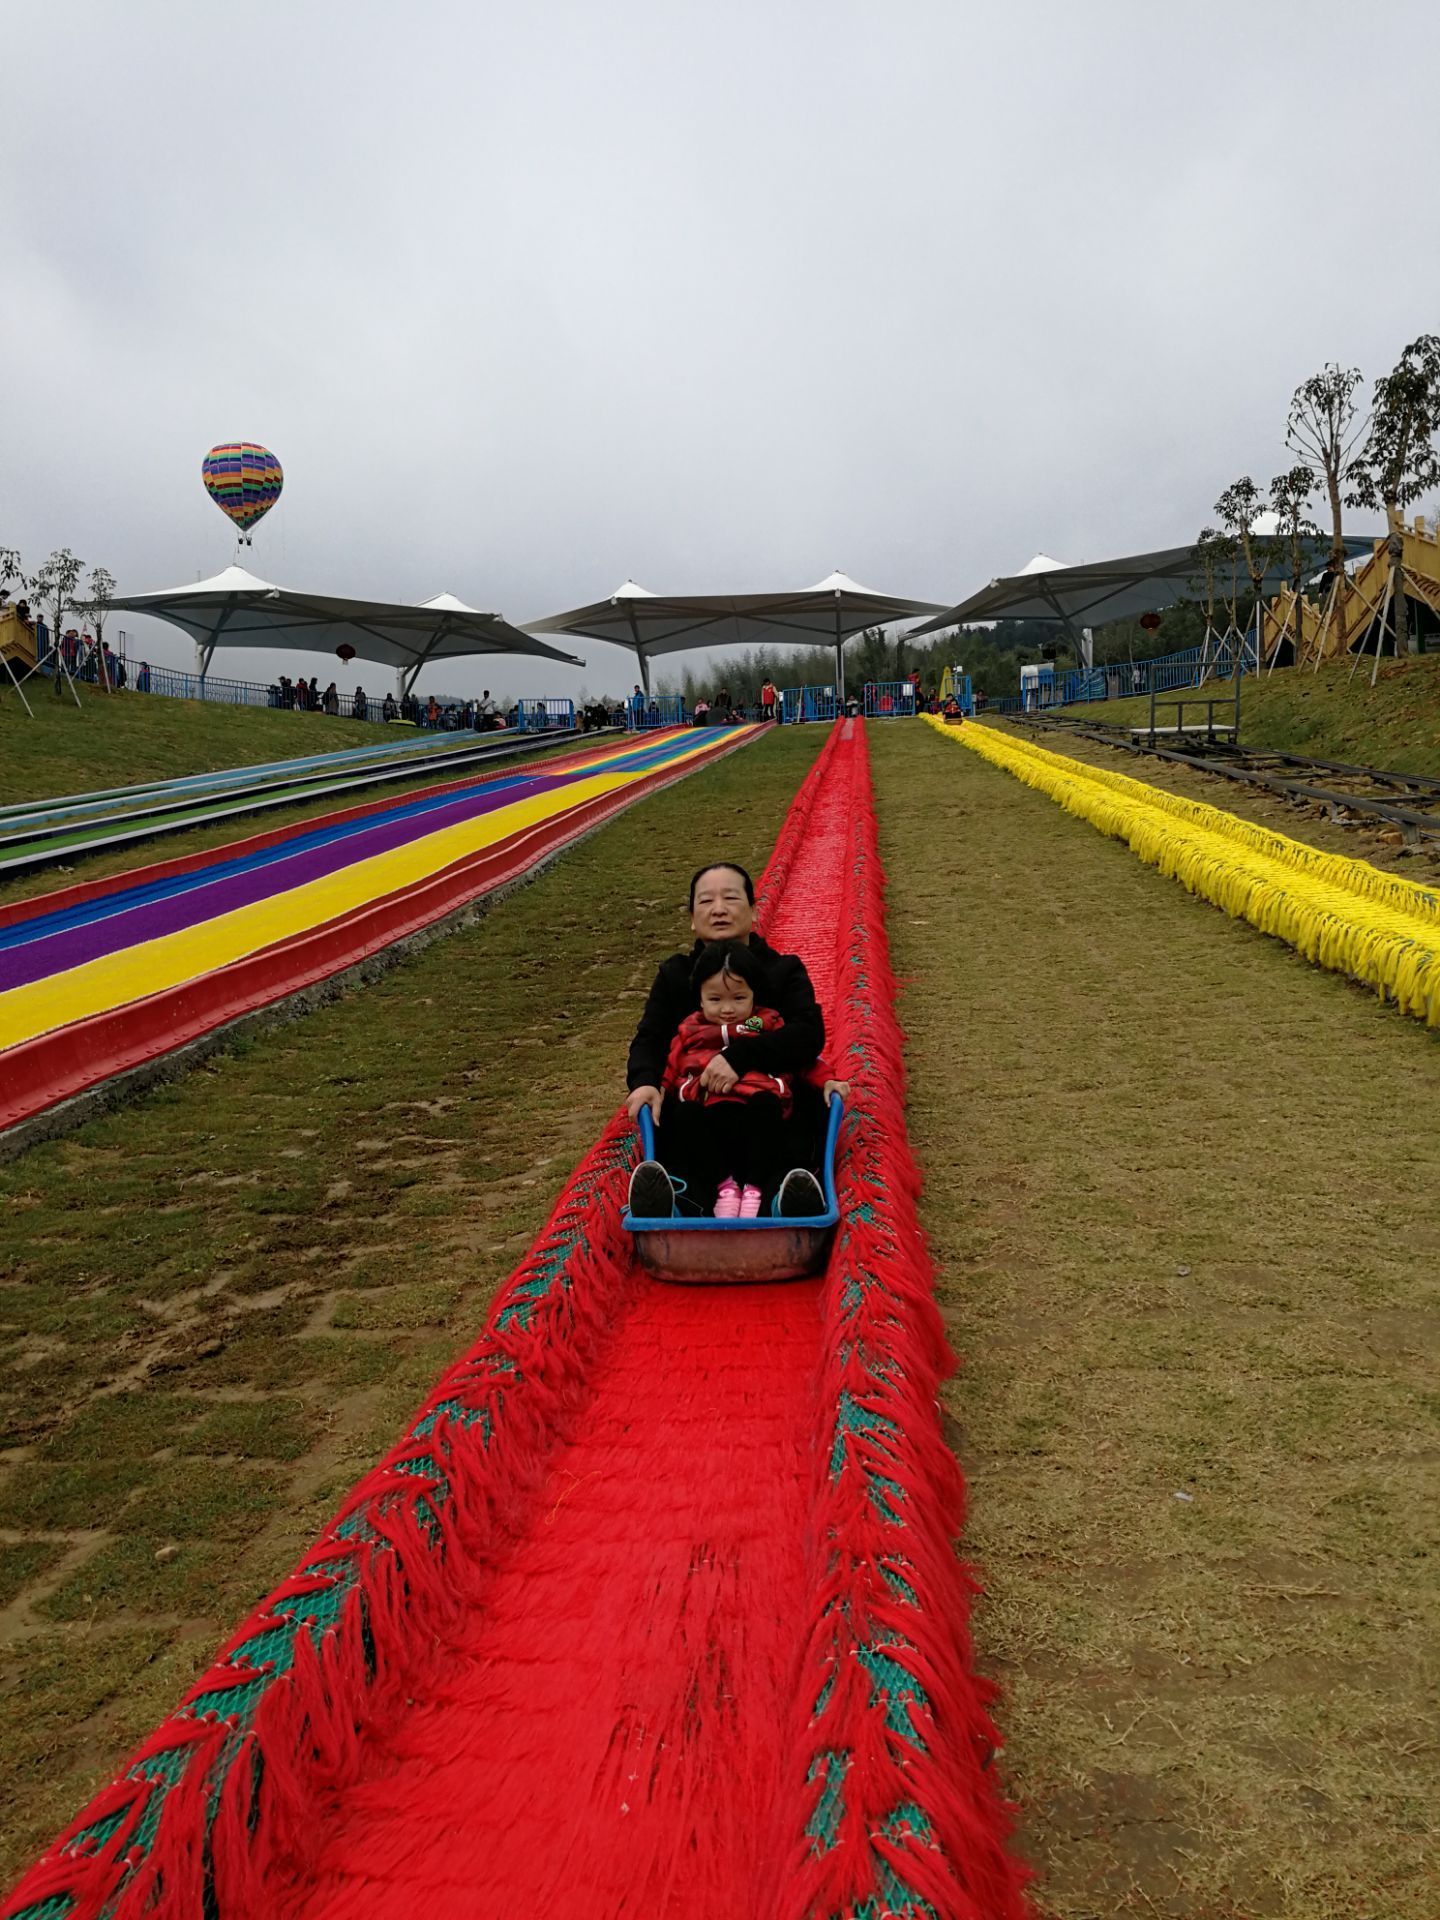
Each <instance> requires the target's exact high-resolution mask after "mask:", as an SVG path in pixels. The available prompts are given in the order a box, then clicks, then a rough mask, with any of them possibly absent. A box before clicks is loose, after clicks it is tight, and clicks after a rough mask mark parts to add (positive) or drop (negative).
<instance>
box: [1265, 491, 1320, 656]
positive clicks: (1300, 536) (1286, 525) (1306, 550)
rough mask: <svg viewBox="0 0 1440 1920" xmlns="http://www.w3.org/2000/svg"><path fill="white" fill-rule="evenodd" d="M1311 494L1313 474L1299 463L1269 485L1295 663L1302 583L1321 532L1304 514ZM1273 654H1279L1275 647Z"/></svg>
mask: <svg viewBox="0 0 1440 1920" xmlns="http://www.w3.org/2000/svg"><path fill="white" fill-rule="evenodd" d="M1314 491H1315V476H1314V474H1313V473H1312V472H1311V471H1310V469H1309V467H1307V466H1304V465H1303V464H1301V463H1298V462H1297V464H1296V465H1295V466H1293V467H1287V468H1286V469H1285V471H1284V473H1277V474H1276V476H1275V478H1274V479H1273V480H1272V481H1271V482H1270V511H1271V512H1272V513H1273V514H1274V516H1275V522H1276V529H1277V532H1278V535H1279V539H1280V544H1281V547H1282V550H1283V552H1284V556H1285V558H1286V560H1287V561H1288V562H1289V565H1290V593H1291V603H1290V610H1291V612H1292V613H1293V614H1294V616H1295V658H1296V660H1297V661H1298V660H1299V658H1300V653H1301V649H1302V646H1303V644H1304V639H1305V614H1304V608H1303V605H1302V602H1301V598H1300V589H1301V583H1302V582H1303V580H1304V578H1305V575H1306V573H1307V572H1308V571H1309V570H1310V569H1311V567H1312V565H1313V561H1314V553H1315V543H1316V541H1317V540H1318V539H1319V537H1320V529H1319V528H1318V527H1317V526H1316V525H1315V522H1314V521H1313V520H1312V519H1311V518H1310V516H1309V514H1308V513H1307V512H1306V508H1307V507H1308V506H1309V505H1310V499H1311V496H1312V495H1313V493H1314ZM1282 638H1283V635H1282ZM1276 652H1277V653H1278V652H1279V647H1278V645H1277V647H1276Z"/></svg>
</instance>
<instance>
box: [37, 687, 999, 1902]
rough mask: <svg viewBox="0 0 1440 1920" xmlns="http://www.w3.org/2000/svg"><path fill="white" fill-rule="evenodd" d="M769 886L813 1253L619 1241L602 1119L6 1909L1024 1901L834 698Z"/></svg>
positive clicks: (882, 975) (767, 904)
mask: <svg viewBox="0 0 1440 1920" xmlns="http://www.w3.org/2000/svg"><path fill="white" fill-rule="evenodd" d="M802 851H803V855H804V858H803V862H802V864H801V865H800V867H799V868H798V870H796V862H797V860H798V859H799V858H800V855H801V853H802ZM792 870H795V872H794V881H793V884H792ZM761 912H762V924H763V925H764V927H765V929H766V931H767V934H768V935H769V937H770V938H772V939H774V940H775V941H777V943H778V944H780V945H781V946H783V947H786V948H789V949H791V950H795V951H799V952H800V953H802V954H803V955H804V956H805V958H806V961H807V963H808V964H809V966H810V968H811V972H812V975H813V976H814V978H815V981H816V986H817V990H818V991H819V993H820V996H821V998H822V1000H823V1002H824V1004H825V1007H826V1014H827V1020H828V1021H829V1024H830V1026H831V1031H832V1047H831V1057H832V1059H833V1061H834V1062H835V1068H834V1070H835V1071H836V1072H839V1073H843V1074H846V1075H847V1076H848V1077H849V1078H850V1079H851V1080H852V1082H853V1088H854V1091H853V1094H852V1102H851V1114H850V1117H849V1118H848V1119H847V1122H846V1128H845V1133H844V1137H843V1152H842V1164H841V1169H840V1176H839V1183H840V1193H841V1206H842V1225H841V1228H840V1230H839V1231H838V1233H837V1238H836V1244H835V1249H834V1254H833V1257H832V1259H831V1262H830V1266H829V1270H828V1272H827V1273H826V1275H825V1276H824V1278H823V1280H820V1281H811V1282H799V1283H792V1284H789V1285H783V1286H772V1287H736V1288H729V1289H719V1288H717V1289H713V1290H707V1289H701V1288H667V1287H665V1286H663V1285H661V1284H659V1283H656V1282H654V1281H651V1280H649V1279H648V1278H647V1277H646V1276H644V1275H643V1274H641V1273H640V1272H639V1270H638V1269H637V1267H636V1266H635V1263H634V1262H633V1260H632V1259H631V1257H630V1250H629V1247H628V1244H627V1242H626V1236H625V1235H624V1234H622V1232H621V1230H620V1224H619V1222H620V1213H621V1207H622V1203H623V1197H624V1184H625V1177H626V1173H627V1171H628V1168H629V1166H630V1164H631V1162H632V1160H633V1156H634V1148H633V1138H632V1133H631V1130H630V1128H629V1127H628V1125H626V1124H625V1123H624V1122H623V1120H619V1119H617V1120H616V1121H615V1122H613V1123H612V1124H611V1126H610V1127H609V1128H607V1130H606V1132H605V1134H604V1135H603V1136H602V1138H601V1140H600V1141H599V1142H598V1143H597V1145H596V1146H595V1148H593V1149H592V1151H591V1152H590V1153H589V1154H588V1155H587V1156H586V1157H585V1159H584V1160H583V1161H582V1162H581V1164H580V1166H579V1167H578V1168H577V1169H576V1171H575V1173H574V1175H573V1176H572V1178H571V1180H570V1181H569V1183H568V1184H567V1186H566V1188H565V1191H564V1193H563V1194H562V1196H561V1199H560V1202H559V1204H558V1205H557V1207H556V1209H555V1212H554V1214H553V1215H552V1216H551V1219H550V1221H549V1223H548V1224H547V1226H546V1228H545V1230H544V1231H543V1233H542V1234H541V1235H540V1236H539V1238H538V1239H537V1240H536V1243H535V1245H534V1247H533V1248H532V1249H531V1251H530V1253H529V1254H528V1255H527V1257H526V1259H525V1260H524V1261H523V1262H522V1263H521V1265H520V1267H519V1268H517V1270H516V1272H515V1273H514V1274H513V1275H512V1277H511V1279H510V1280H509V1282H508V1283H507V1284H506V1287H505V1288H504V1290H503V1292H502V1293H501V1295H500V1297H499V1298H498V1300H497V1302H496V1304H495V1307H494V1308H493V1310H492V1312H491V1316H490V1320H489V1324H488V1326H487V1328H486V1332H485V1334H484V1335H483V1337H482V1338H481V1340H480V1341H479V1342H478V1343H477V1345H476V1346H475V1347H474V1348H473V1349H472V1351H471V1352H470V1353H468V1354H467V1355H466V1356H465V1357H464V1358H463V1359H462V1360H460V1361H459V1362H457V1363H456V1365H454V1366H453V1367H452V1368H450V1369H449V1370H448V1371H447V1373H446V1374H445V1375H444V1376H443V1377H442V1379H441V1381H440V1382H439V1384H438V1386H437V1387H436V1389H435V1391H434V1393H433V1394H432V1395H431V1397H430V1399H429V1400H428V1401H427V1402H426V1404H425V1406H424V1407H423V1408H422V1409H421V1412H420V1414H419V1415H418V1416H417V1418H416V1419H415V1421H414V1422H413V1423H412V1424H411V1426H410V1428H409V1430H408V1431H407V1433H406V1434H405V1436H404V1438H403V1439H402V1440H401V1441H400V1443H399V1445H398V1446H397V1447H395V1448H394V1449H393V1450H392V1452H391V1453H390V1454H389V1455H387V1457H386V1458H385V1459H384V1460H383V1461H381V1462H380V1464H379V1465H378V1466H377V1467H376V1468H375V1469H374V1470H373V1471H372V1472H371V1473H369V1474H367V1475H366V1477H365V1478H364V1479H363V1480H362V1481H361V1482H360V1484H359V1485H358V1486H357V1487H356V1488H355V1489H354V1491H353V1493H352V1494H351V1496H350V1498H349V1500H348V1501H347V1502H346V1504H345V1506H344V1507H343V1508H342V1510H341V1512H340V1513H339V1514H338V1515H337V1516H336V1519H335V1520H334V1521H333V1522H332V1524H331V1525H330V1527H329V1528H327V1530H326V1532H325V1533H324V1535H323V1536H322V1537H321V1539H320V1540H319V1541H318V1542H317V1543H316V1545H315V1546H314V1547H313V1548H312V1549H311V1551H310V1552H309V1553H308V1554H307V1555H306V1556H305V1558H304V1559H303V1560H302V1562H301V1564H300V1566H299V1567H298V1568H297V1569H296V1571H295V1573H294V1574H293V1575H292V1576H291V1577H290V1578H289V1579H288V1580H286V1581H285V1582H283V1583H282V1585H281V1586H280V1587H279V1588H277V1589H276V1591H275V1592H274V1593H273V1594H271V1595H270V1597H269V1598H268V1599H267V1600H266V1601H265V1602H264V1604H263V1605H262V1606H261V1607H260V1608H259V1609H258V1610H257V1611H256V1613H255V1614H253V1615H252V1616H251V1618H250V1619H249V1620H248V1621H246V1623H245V1625H244V1626H243V1627H242V1628H241V1629H240V1630H239V1632H238V1633H237V1634H236V1635H235V1636H234V1638H233V1639H232V1640H231V1641H230V1642H229V1644H228V1645H227V1646H226V1648H225V1649H224V1650H223V1651H222V1653H221V1654H220V1656H219V1658H218V1660H217V1661H216V1663H215V1665H214V1666H213V1667H212V1668H211V1669H210V1671H209V1672H208V1673H207V1674H206V1675H205V1677H204V1678H203V1679H202V1680H201V1682H200V1683H199V1684H198V1685H197V1686H196V1687H195V1688H194V1689H193V1690H192V1692H191V1693H190V1695H189V1696H188V1697H187V1699H186V1700H185V1701H184V1702H183V1703H182V1705H181V1706H180V1708H179V1709H178V1710H177V1711H176V1713H175V1714H173V1715H172V1716H171V1717H170V1719H168V1720H167V1721H166V1722H165V1723H164V1724H163V1725H162V1726H161V1727H160V1728H159V1729H158V1730H157V1732H156V1733H155V1734H154V1735H153V1736H152V1737H151V1738H150V1739H149V1740H148V1741H147V1742H146V1743H145V1745H144V1746H143V1747H142V1748H141V1749H140V1751H139V1752H138V1753H137V1754H136V1755H135V1757H134V1758H133V1759H132V1760H131V1761H130V1763H129V1764H128V1765H127V1766H126V1768H125V1769H124V1771H123V1772H122V1774H121V1775H120V1777H119V1778H118V1779H117V1780H116V1781H115V1782H114V1783H113V1784H112V1785H111V1786H109V1787H108V1788H106V1789H105V1790H104V1792H102V1793H101V1794H99V1795H97V1796H96V1798H95V1800H94V1801H92V1803H91V1804H90V1806H89V1807H87V1808H86V1810H85V1811H84V1813H83V1814H81V1815H80V1817H79V1818H78V1819H77V1820H76V1821H75V1822H74V1824H73V1825H72V1826H71V1827H70V1828H69V1829H68V1831H67V1832H66V1834H65V1835H64V1836H63V1837H62V1838H61V1840H60V1841H59V1842H57V1844H56V1845H55V1846H54V1847H53V1848H52V1849H51V1850H50V1851H49V1852H48V1853H47V1854H46V1855H45V1856H44V1857H43V1859H42V1860H41V1861H40V1862H39V1863H38V1864H37V1865H36V1866H35V1867H34V1868H33V1869H32V1870H31V1871H30V1872H29V1873H28V1874H27V1875H26V1876H25V1878H24V1879H23V1880H22V1882H21V1884H20V1886H19V1887H18V1888H17V1889H16V1891H15V1892H14V1894H12V1896H11V1898H10V1900H9V1902H8V1903H7V1904H6V1906H5V1907H4V1909H3V1913H4V1915H5V1916H7V1920H101V1917H102V1916H104V1917H105V1920H110V1917H111V1916H113V1917H114V1920H136V1917H137V1916H139V1915H142V1914H145V1915H156V1916H165V1917H166V1920H171V1917H173V1920H202V1917H204V1920H209V1916H219V1920H232V1916H240V1915H244V1916H247V1920H248V1917H249V1916H261V1915H274V1916H276V1917H277V1920H279V1916H284V1917H285V1920H302V1916H303V1920H338V1917H339V1916H340V1915H342V1914H343V1915H345V1916H346V1917H347V1920H349V1917H350V1916H357V1917H358V1916H365V1917H366V1920H372V1917H373V1920H388V1917H389V1916H395V1917H396V1920H398V1916H400V1915H402V1914H403V1915H407V1916H409V1915H413V1914H414V1913H416V1912H417V1911H419V1910H421V1909H422V1908H423V1907H426V1906H429V1907H431V1908H432V1909H433V1910H435V1911H437V1912H443V1913H444V1914H445V1915H446V1920H463V1917H469V1920H482V1916H483V1920H500V1917H501V1916H505V1920H528V1916H540V1915H544V1916H546V1917H547V1920H610V1917H611V1916H622V1915H623V1916H630V1915H633V1916H643V1917H644V1920H656V1917H658V1916H672V1917H673V1920H680V1917H681V1916H684V1920H721V1916H724V1917H725V1920H737V1917H739V1916H750V1915H754V1916H767V1917H769V1916H773V1917H774V1920H802V1916H803V1920H838V1916H846V1917H847V1920H848V1917H849V1916H853V1917H854V1920H885V1916H891V1915H893V1916H902V1915H903V1916H916V1917H917V1920H918V1917H919V1916H945V1917H947V1920H948V1917H949V1916H955V1917H956V1920H970V1917H971V1916H974V1917H975V1920H979V1917H980V1916H984V1917H985V1920H992V1917H993V1920H1009V1917H1010V1916H1019V1915H1021V1914H1022V1913H1023V1911H1024V1901H1023V1897H1022V1884H1023V1878H1024V1876H1023V1870H1022V1869H1021V1868H1020V1867H1019V1866H1018V1864H1017V1863H1016V1862H1015V1861H1014V1860H1013V1859H1012V1858H1011V1857H1010V1856H1009V1855H1008V1854H1007V1852H1006V1850H1005V1836H1006V1832H1007V1829H1008V1825H1009V1810H1008V1809H1007V1807H1006V1806H1005V1804H1004V1802H1003V1800H1002V1799H1001V1797H1000V1794H999V1791H998V1789H997V1785H996V1782H995V1778H994V1774H993V1771H991V1770H990V1767H989V1761H990V1756H991V1755H992V1753H993V1751H994V1746H995V1743H996V1735H995V1733H994V1730H993V1728H992V1727H991V1724H990V1721H989V1719H988V1715H987V1702H988V1689H987V1688H986V1687H985V1686H984V1684H983V1683H981V1682H980V1681H978V1680H977V1678H976V1677H975V1675H974V1673H973V1671H972V1667H971V1661H970V1647H969V1641H968V1637H967V1631H966V1618H967V1614H968V1608H969V1600H970V1595H971V1592H972V1591H973V1587H972V1584H971V1582H970V1580H969V1577H968V1575H967V1574H966V1572H965V1570H964V1568H963V1567H962V1566H961V1564H960V1563H959V1561H958V1560H957V1559H956V1557H955V1555H954V1552H953V1549H952V1544H951V1543H952V1538H953V1535H954V1534H955V1532H956V1531H957V1530H958V1527H959V1524H960V1517H961V1483H960V1476H959V1473H958V1471H957V1469H956V1467H955V1464H954V1462H953V1459H952V1458H951V1456H950V1454H949V1452H948V1450H947V1449H946V1447H945V1446H944V1444H943V1442H942V1440H941V1436H940V1430H939V1419H938V1411H937V1406H936V1401H935V1391H936V1387H937V1384H938V1381H939V1379H940V1378H941V1376H942V1374H943V1373H944V1372H945V1371H946V1370H947V1369H948V1367H949V1365H950V1356H949V1353H948V1350H947V1348H946V1345H945V1340H944V1335H943V1332H942V1329H941V1325H940V1320H939V1315H938V1312H937V1310H936V1308H935V1304H934V1301H933V1298H932V1293H931V1284H930V1280H931V1270H930V1266H929V1262H928V1258H927V1256H926V1253H925V1249H924V1244H923V1241H922V1239H921V1236H920V1233H919V1230H918V1227H917V1225H916V1220H915V1194H916V1191H917V1188H918V1177H917V1175H916V1172H915V1168H914V1164H913V1162H912V1160H911V1158H910V1154H909V1149H908V1146H907V1144H906V1139H905V1129H904V1117H903V1099H904V1070H903V1063H902V1059H901V1050H900V1032H899V1028H898V1025H897V1023H896V1021H895V1018H894V1014H893V1011H892V1000H893V988H894V983H893V979H892V977H891V974H890V970H889V962H888V956H887V951H886V941H885V933H884V918H883V876H882V873H881V869H880V864H879V860H878V857H877V854H876V846H875V819H874V811H873V805H872V801H871V793H870V780H869V764H868V757H867V753H866V748H865V740H864V733H863V730H862V729H861V728H860V727H859V726H858V725H854V724H852V723H842V724H841V725H840V726H839V727H837V728H836V730H835V731H834V733H833V734H832V736H831V738H830V740H829V741H828V742H827V745H826V747H825V750H824V752H823V753H822V755H821V756H820V759H819V760H818V761H817V763H816V765H815V767H814V768H813V769H812V771H811V773H810V775H809V776H808V778H807V779H806V781H805V783H804V785H803V786H802V787H801V789H800V792H799V793H798V794H797V796H796V799H795V802H794V803H793V805H792V807H791V809H790V813H789V815H788V817H787V820H786V824H785V826H784V828H783V830H782V832H781V836H780V839H779V841H778V843H777V845H776V848H775V852H774V855H773V857H772V859H771V861H770V865H769V867H768V868H767V870H766V874H765V879H764V881H763V882H762V887H761Z"/></svg>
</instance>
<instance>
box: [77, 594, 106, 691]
mask: <svg viewBox="0 0 1440 1920" xmlns="http://www.w3.org/2000/svg"><path fill="white" fill-rule="evenodd" d="M114 599H115V576H114V574H113V573H111V572H110V570H109V568H108V567H92V568H91V569H90V586H89V589H88V591H87V592H86V595H85V598H84V599H83V600H81V601H79V602H78V603H77V604H78V606H79V610H80V612H81V613H83V614H84V616H85V618H86V619H87V620H88V621H89V622H90V624H91V625H92V626H93V627H94V629H95V657H96V661H97V667H98V672H99V675H100V679H101V683H102V685H107V686H108V685H109V669H108V668H107V666H106V664H105V622H106V621H107V620H108V619H109V617H110V608H111V605H112V603H113V602H114Z"/></svg>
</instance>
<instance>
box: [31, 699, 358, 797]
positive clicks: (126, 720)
mask: <svg viewBox="0 0 1440 1920" xmlns="http://www.w3.org/2000/svg"><path fill="white" fill-rule="evenodd" d="M26 693H27V695H28V697H29V700H30V705H31V707H32V708H33V709H34V714H35V717H34V719H33V720H32V719H29V718H27V716H26V713H25V709H24V708H23V707H22V706H21V705H20V702H19V700H18V699H17V698H16V696H15V692H14V689H13V688H12V687H11V686H10V685H9V683H8V681H7V682H5V683H4V690H3V692H0V805H8V804H9V803H11V802H14V801H20V800H42V799H45V798H47V797H48V796H49V795H51V794H61V793H88V792H94V791H96V790H97V789H99V788H102V787H120V786H134V785H137V784H138V783H139V782H140V781H142V780H166V779H170V778H172V777H173V776H175V775H177V774H182V773H214V772H217V771H219V770H220V769H221V768H223V767H243V766H253V765H255V764H256V763H257V762H259V761H263V760H288V759H291V758H294V757H298V756H299V755H301V754H308V753H326V752H331V751H336V752H338V751H340V750H342V749H343V748H345V747H363V746H367V745H369V744H370V743H371V742H373V741H377V740H393V739H394V738H395V729H394V728H393V727H386V726H383V725H381V724H379V723H378V722H377V723H374V724H370V723H367V722H364V721H357V720H332V719H329V718H327V717H326V716H325V715H324V714H319V713H282V712H280V711H278V709H277V710H272V709H271V708H269V707H222V706H210V705H208V704H207V703H206V702H204V701H200V700H166V699H163V698H161V697H160V696H159V695H155V694H149V695H147V694H139V693H111V694H102V693H96V692H95V691H94V690H93V689H92V688H89V687H82V688H81V689H80V698H81V701H82V702H83V704H82V706H81V707H79V708H78V709H77V708H76V705H75V702H74V701H73V700H71V699H70V698H69V697H68V695H67V697H66V698H65V699H64V700H57V699H55V698H54V696H53V695H52V693H51V691H50V684H49V682H48V681H44V682H41V681H36V680H32V681H31V682H30V684H29V686H28V687H27V688H26Z"/></svg>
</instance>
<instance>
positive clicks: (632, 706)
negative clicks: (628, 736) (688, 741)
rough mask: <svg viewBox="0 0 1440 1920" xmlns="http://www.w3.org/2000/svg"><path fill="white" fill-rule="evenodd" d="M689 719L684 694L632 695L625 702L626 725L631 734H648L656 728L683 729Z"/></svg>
mask: <svg viewBox="0 0 1440 1920" xmlns="http://www.w3.org/2000/svg"><path fill="white" fill-rule="evenodd" d="M688 718H689V715H688V714H687V713H686V711H685V697H684V695H683V694H679V693H652V694H650V695H648V696H646V695H644V694H638V693H632V694H631V696H630V698H629V699H628V700H627V701H626V702H625V725H626V726H627V727H628V728H629V729H630V731H631V733H648V732H651V731H653V730H654V729H655V728H656V727H683V726H684V725H685V722H686V720H687V719H688Z"/></svg>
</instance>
